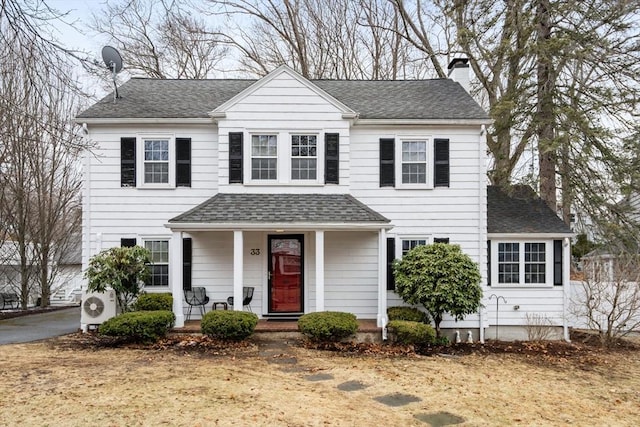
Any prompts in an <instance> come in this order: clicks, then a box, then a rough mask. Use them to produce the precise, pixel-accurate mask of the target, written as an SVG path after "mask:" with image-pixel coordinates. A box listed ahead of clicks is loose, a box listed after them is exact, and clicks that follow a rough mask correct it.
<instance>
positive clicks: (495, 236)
mask: <svg viewBox="0 0 640 427" xmlns="http://www.w3.org/2000/svg"><path fill="white" fill-rule="evenodd" d="M575 235H576V233H488V234H487V239H489V240H531V239H536V240H554V239H555V240H557V239H564V238H565V237H569V238H571V237H575Z"/></svg>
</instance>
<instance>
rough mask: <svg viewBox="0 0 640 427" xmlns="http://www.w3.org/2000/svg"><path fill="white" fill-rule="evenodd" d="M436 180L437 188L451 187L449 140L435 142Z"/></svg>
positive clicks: (434, 179) (434, 180)
mask: <svg viewBox="0 0 640 427" xmlns="http://www.w3.org/2000/svg"><path fill="white" fill-rule="evenodd" d="M433 164H434V178H433V185H434V186H435V187H448V186H449V140H448V139H436V140H434V162H433Z"/></svg>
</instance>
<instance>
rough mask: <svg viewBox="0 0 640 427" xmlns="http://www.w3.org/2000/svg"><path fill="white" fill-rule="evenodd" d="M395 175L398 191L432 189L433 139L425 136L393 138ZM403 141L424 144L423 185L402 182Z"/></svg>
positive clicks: (399, 136)
mask: <svg viewBox="0 0 640 427" xmlns="http://www.w3.org/2000/svg"><path fill="white" fill-rule="evenodd" d="M395 140H396V144H395V174H396V177H395V178H396V185H395V188H399V189H403V188H404V189H432V188H433V167H434V165H433V161H434V159H433V137H432V136H426V135H396V137H395ZM404 141H425V142H426V155H427V159H426V171H425V173H426V182H425V183H424V184H405V183H403V182H402V143H403V142H404Z"/></svg>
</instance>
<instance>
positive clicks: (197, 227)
mask: <svg viewBox="0 0 640 427" xmlns="http://www.w3.org/2000/svg"><path fill="white" fill-rule="evenodd" d="M164 226H165V227H166V228H169V229H171V230H172V231H230V230H244V231H274V232H275V231H277V230H284V231H286V232H290V231H307V230H325V231H332V230H342V231H347V230H352V231H359V230H382V229H385V230H390V229H392V228H393V225H391V224H389V223H384V224H382V223H370V222H358V223H291V222H285V223H276V222H274V223H269V224H256V223H237V222H236V223H179V222H176V223H167V224H165V225H164Z"/></svg>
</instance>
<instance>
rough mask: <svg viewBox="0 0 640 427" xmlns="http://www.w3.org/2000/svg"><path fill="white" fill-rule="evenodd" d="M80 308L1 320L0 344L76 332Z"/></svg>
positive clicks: (78, 325)
mask: <svg viewBox="0 0 640 427" xmlns="http://www.w3.org/2000/svg"><path fill="white" fill-rule="evenodd" d="M79 327H80V307H71V308H66V309H63V310H56V311H51V312H48V313H41V314H31V315H28V316H22V317H14V318H12V319H5V320H0V344H15V343H22V342H30V341H37V340H42V339H46V338H53V337H57V336H60V335H66V334H70V333H72V332H76V331H77V330H78V328H79Z"/></svg>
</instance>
